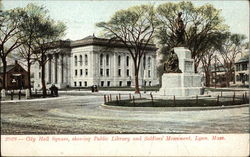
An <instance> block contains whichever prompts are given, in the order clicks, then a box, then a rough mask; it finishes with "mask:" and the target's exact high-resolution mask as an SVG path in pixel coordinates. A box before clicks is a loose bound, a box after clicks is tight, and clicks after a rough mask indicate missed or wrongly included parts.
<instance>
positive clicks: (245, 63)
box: [235, 55, 249, 86]
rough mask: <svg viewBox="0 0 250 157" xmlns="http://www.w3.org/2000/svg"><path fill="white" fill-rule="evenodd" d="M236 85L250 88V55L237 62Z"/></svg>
mask: <svg viewBox="0 0 250 157" xmlns="http://www.w3.org/2000/svg"><path fill="white" fill-rule="evenodd" d="M235 84H236V86H245V85H248V86H249V55H245V56H243V57H241V58H240V59H239V60H238V61H237V62H235Z"/></svg>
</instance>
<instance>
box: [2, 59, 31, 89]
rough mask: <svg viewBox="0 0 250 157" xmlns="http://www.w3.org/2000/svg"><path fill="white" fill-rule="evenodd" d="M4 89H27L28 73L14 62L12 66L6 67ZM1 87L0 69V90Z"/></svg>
mask: <svg viewBox="0 0 250 157" xmlns="http://www.w3.org/2000/svg"><path fill="white" fill-rule="evenodd" d="M6 73H7V74H6V75H7V77H6V78H7V79H6V80H5V85H6V89H25V88H28V72H27V71H26V70H25V69H24V68H23V67H22V66H21V65H20V64H18V62H17V61H16V63H15V64H14V65H7V68H6ZM2 87H3V67H0V89H1V88H2Z"/></svg>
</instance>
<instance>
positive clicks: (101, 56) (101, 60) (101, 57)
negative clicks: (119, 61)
mask: <svg viewBox="0 0 250 157" xmlns="http://www.w3.org/2000/svg"><path fill="white" fill-rule="evenodd" d="M102 64H103V54H101V55H100V65H102Z"/></svg>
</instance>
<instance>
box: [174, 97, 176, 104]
mask: <svg viewBox="0 0 250 157" xmlns="http://www.w3.org/2000/svg"><path fill="white" fill-rule="evenodd" d="M174 106H176V104H175V95H174Z"/></svg>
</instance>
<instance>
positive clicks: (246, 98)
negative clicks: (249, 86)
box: [245, 92, 248, 103]
mask: <svg viewBox="0 0 250 157" xmlns="http://www.w3.org/2000/svg"><path fill="white" fill-rule="evenodd" d="M245 100H246V103H247V102H248V97H247V92H245Z"/></svg>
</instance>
